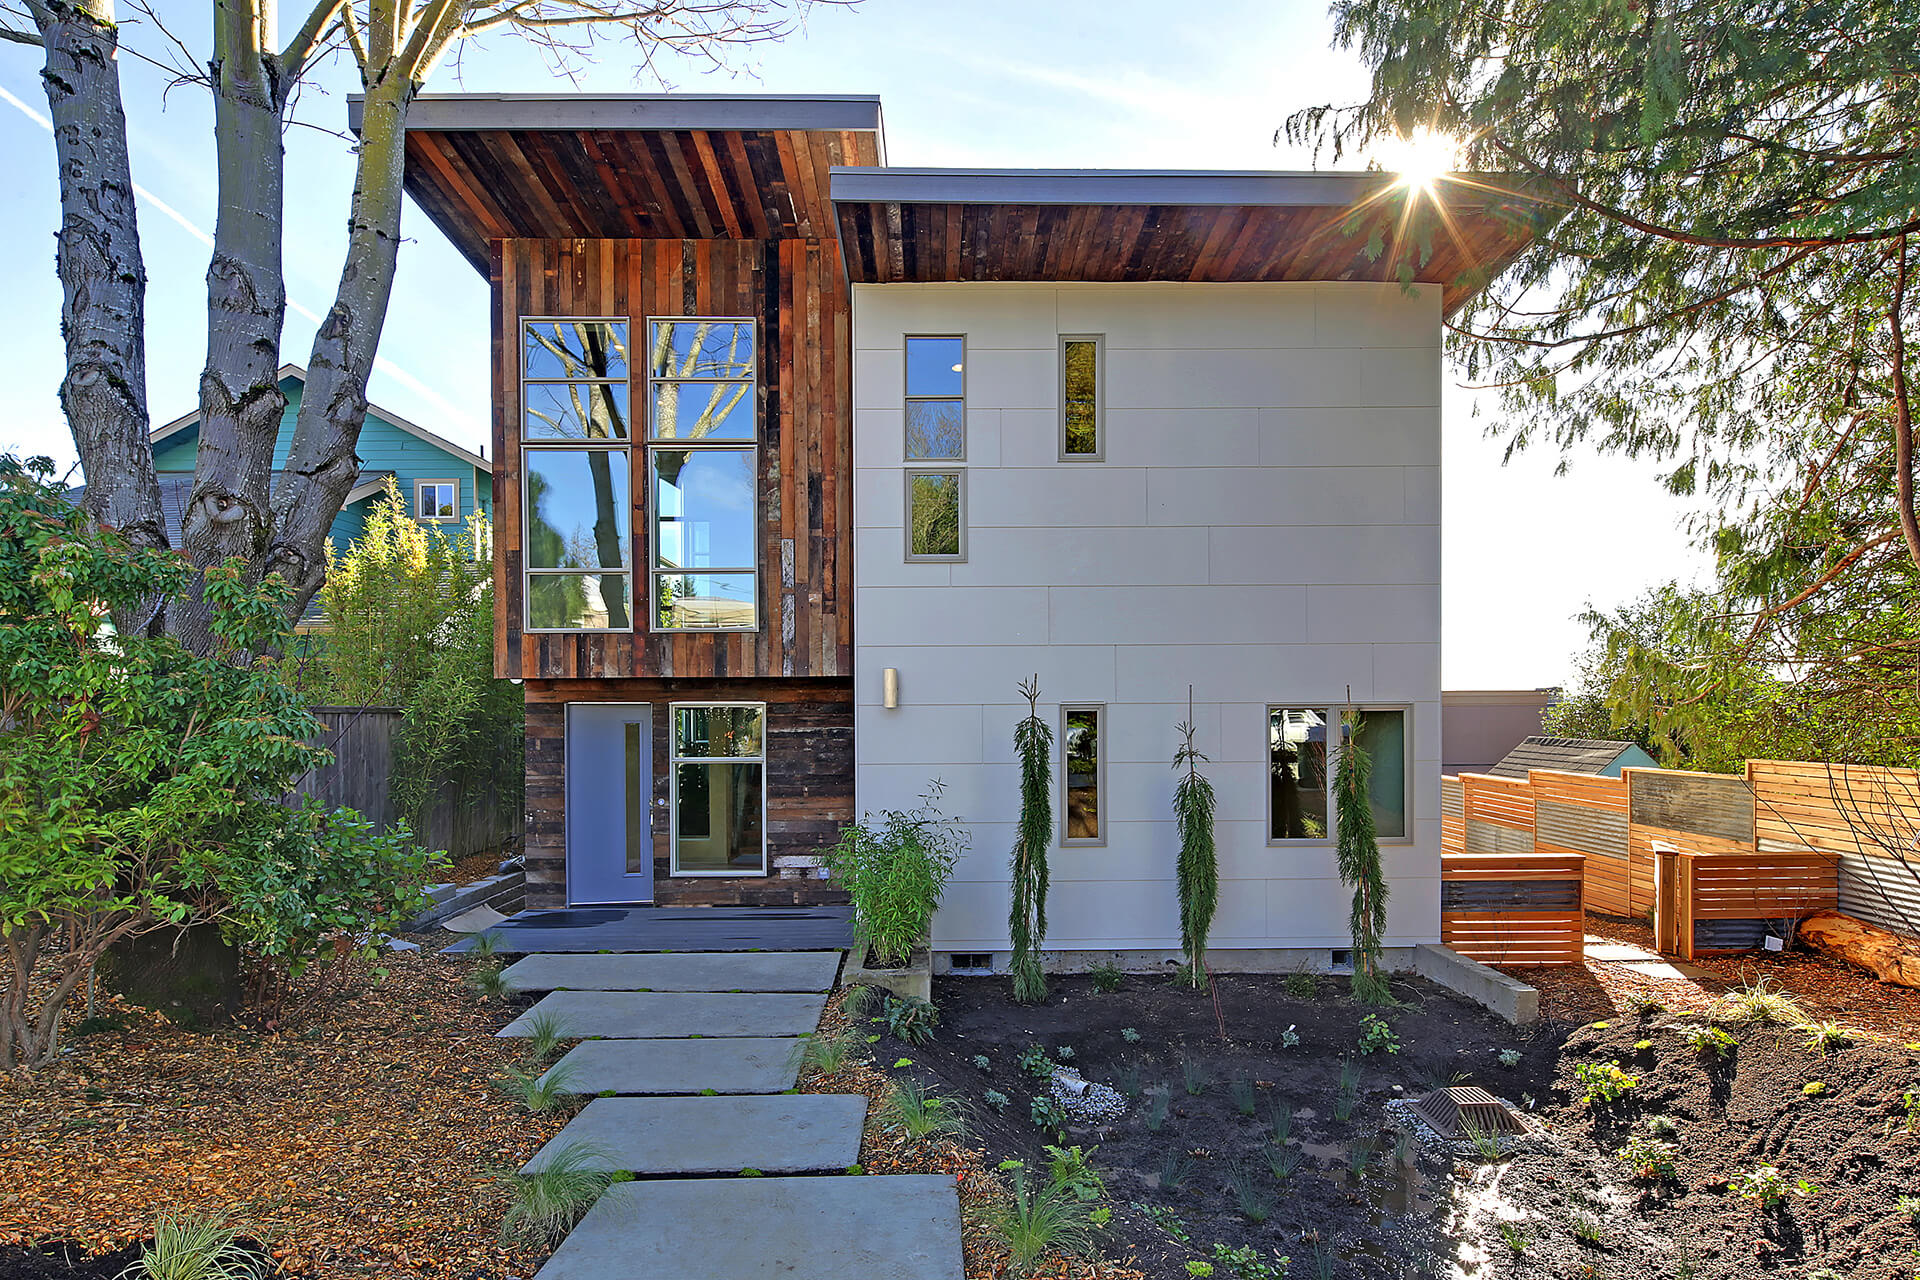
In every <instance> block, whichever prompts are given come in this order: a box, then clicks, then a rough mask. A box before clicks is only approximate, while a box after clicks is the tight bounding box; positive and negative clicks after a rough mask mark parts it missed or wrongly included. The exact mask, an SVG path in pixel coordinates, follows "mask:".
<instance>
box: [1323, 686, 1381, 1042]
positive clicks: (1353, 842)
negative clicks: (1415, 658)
mask: <svg viewBox="0 0 1920 1280" xmlns="http://www.w3.org/2000/svg"><path fill="white" fill-rule="evenodd" d="M1360 723H1361V720H1360V714H1359V713H1358V712H1356V711H1355V710H1354V709H1353V708H1352V707H1351V706H1349V707H1348V708H1346V710H1345V711H1343V712H1342V713H1341V716H1340V728H1341V735H1340V737H1341V741H1340V754H1339V758H1338V761H1337V763H1336V764H1335V766H1334V772H1333V795H1334V806H1335V824H1334V825H1335V830H1336V832H1337V833H1338V835H1337V838H1336V841H1335V846H1334V852H1335V856H1336V857H1337V859H1338V861H1339V864H1340V882H1341V883H1342V884H1346V885H1350V886H1352V888H1353V914H1352V915H1351V917H1350V923H1351V927H1352V930H1353V996H1354V999H1356V1000H1359V1001H1360V1002H1361V1003H1363V1004H1391V1003H1393V994H1392V992H1391V991H1390V990H1389V989H1388V986H1387V975H1386V972H1385V970H1384V969H1382V967H1381V964H1380V938H1381V935H1383V934H1384V933H1385V932H1386V931H1387V880H1386V876H1385V875H1383V874H1382V873H1381V870H1380V843H1379V841H1378V840H1377V839H1376V838H1375V836H1374V827H1373V803H1372V800H1371V798H1370V797H1369V795H1368V792H1369V789H1370V784H1371V783H1372V781H1373V761H1372V759H1371V758H1370V757H1369V756H1368V755H1367V751H1366V748H1364V747H1362V746H1361V745H1360Z"/></svg>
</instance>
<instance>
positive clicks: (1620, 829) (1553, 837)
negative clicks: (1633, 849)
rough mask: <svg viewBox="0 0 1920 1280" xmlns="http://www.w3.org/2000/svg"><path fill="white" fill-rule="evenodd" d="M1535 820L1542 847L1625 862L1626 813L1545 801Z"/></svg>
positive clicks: (1541, 802) (1537, 811) (1535, 809)
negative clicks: (1544, 845) (1570, 850)
mask: <svg viewBox="0 0 1920 1280" xmlns="http://www.w3.org/2000/svg"><path fill="white" fill-rule="evenodd" d="M1533 821H1534V832H1535V834H1536V835H1537V836H1538V838H1539V840H1540V843H1542V844H1550V845H1554V846H1556V847H1557V848H1561V849H1574V850H1577V851H1579V852H1581V853H1588V854H1593V855H1594V856H1596V857H1601V858H1618V859H1620V860H1622V861H1625V860H1626V856H1627V815H1626V814H1624V813H1608V812H1607V811H1606V810H1604V809H1595V808H1592V807H1591V806H1588V805H1583V804H1561V803H1560V802H1559V801H1558V800H1542V801H1540V802H1539V804H1538V805H1536V806H1535V808H1534V818H1533Z"/></svg>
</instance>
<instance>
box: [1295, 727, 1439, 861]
mask: <svg viewBox="0 0 1920 1280" xmlns="http://www.w3.org/2000/svg"><path fill="white" fill-rule="evenodd" d="M1355 716H1356V720H1357V725H1356V727H1355V729H1354V735H1353V739H1354V741H1355V742H1356V743H1357V744H1358V745H1359V746H1360V747H1362V748H1363V749H1365V751H1366V752H1367V755H1368V758H1369V759H1370V760H1371V761H1372V764H1373V770H1372V780H1371V782H1370V784H1369V787H1368V800H1369V803H1370V804H1371V807H1372V809H1373V829H1374V834H1375V835H1376V836H1378V837H1379V838H1381V839H1383V840H1400V839H1405V838H1406V836H1407V834H1408V830H1409V828H1408V825H1407V760H1408V755H1407V712H1406V708H1404V707H1361V708H1359V709H1358V711H1357V712H1356V713H1355ZM1340 742H1341V722H1340V709H1339V708H1337V707H1269V708H1267V773H1268V780H1267V782H1268V832H1267V835H1268V839H1269V840H1330V839H1332V838H1333V835H1334V812H1335V810H1334V805H1333V795H1332V791H1333V769H1334V764H1335V761H1336V759H1337V756H1338V750H1339V743H1340ZM1330 743H1331V744H1333V747H1334V750H1333V751H1332V752H1329V750H1328V747H1329V744H1330Z"/></svg>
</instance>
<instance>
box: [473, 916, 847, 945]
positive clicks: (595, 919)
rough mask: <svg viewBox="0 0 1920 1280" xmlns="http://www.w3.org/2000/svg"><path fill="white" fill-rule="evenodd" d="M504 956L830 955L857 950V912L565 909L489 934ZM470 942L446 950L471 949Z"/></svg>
mask: <svg viewBox="0 0 1920 1280" xmlns="http://www.w3.org/2000/svg"><path fill="white" fill-rule="evenodd" d="M488 932H489V933H490V934H491V935H492V937H493V940H494V942H495V943H496V944H497V949H498V950H499V951H500V952H502V953H503V954H512V955H530V954H535V953H540V952H562V951H574V952H578V951H832V950H836V949H846V948H850V947H852V946H853V913H852V909H851V908H848V907H843V906H830V907H568V908H566V909H564V910H560V911H522V912H521V913H520V914H518V915H516V916H512V917H510V918H509V919H508V920H507V921H506V922H505V923H503V924H498V925H495V926H494V927H493V928H492V929H490V930H488ZM472 945H473V942H472V940H471V939H468V940H466V941H463V942H458V943H455V944H454V945H453V946H451V947H448V948H447V950H448V951H455V952H458V951H466V950H469V949H470V948H471V947H472Z"/></svg>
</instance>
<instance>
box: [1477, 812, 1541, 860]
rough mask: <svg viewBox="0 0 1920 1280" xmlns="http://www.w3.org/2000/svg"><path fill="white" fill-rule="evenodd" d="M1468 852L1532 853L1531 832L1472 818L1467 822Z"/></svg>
mask: <svg viewBox="0 0 1920 1280" xmlns="http://www.w3.org/2000/svg"><path fill="white" fill-rule="evenodd" d="M1467 852H1468V853H1532V852H1533V832H1531V831H1521V830H1519V829H1518V828H1516V827H1503V826H1501V825H1500V824H1499V823H1497V822H1481V821H1480V820H1478V819H1473V820H1471V821H1469V822H1468V823H1467Z"/></svg>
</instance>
